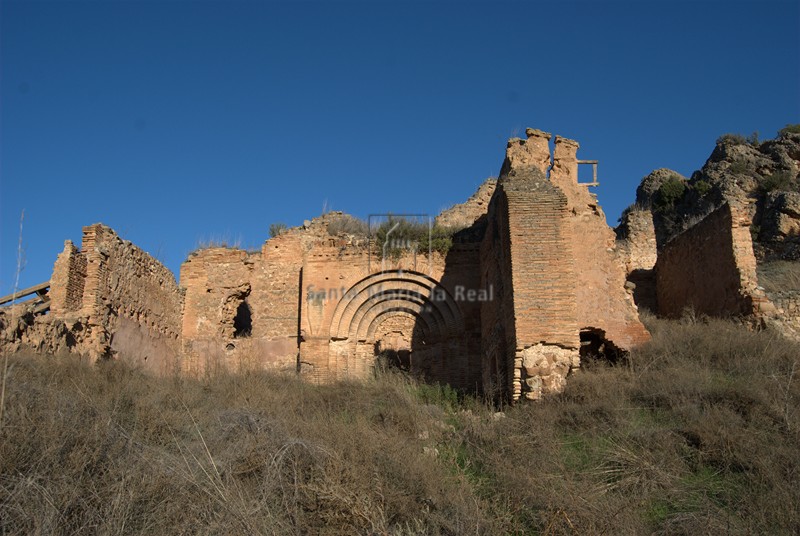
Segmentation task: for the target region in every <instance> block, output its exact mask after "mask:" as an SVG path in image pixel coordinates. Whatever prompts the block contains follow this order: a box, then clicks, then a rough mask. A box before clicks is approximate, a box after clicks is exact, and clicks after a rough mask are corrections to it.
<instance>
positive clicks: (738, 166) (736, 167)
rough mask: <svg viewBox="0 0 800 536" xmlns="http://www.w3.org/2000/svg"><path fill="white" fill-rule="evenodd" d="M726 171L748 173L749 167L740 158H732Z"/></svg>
mask: <svg viewBox="0 0 800 536" xmlns="http://www.w3.org/2000/svg"><path fill="white" fill-rule="evenodd" d="M728 171H730V172H731V173H748V172H749V171H750V167H749V166H748V165H747V162H744V161H742V160H734V161H733V162H731V165H730V167H729V168H728Z"/></svg>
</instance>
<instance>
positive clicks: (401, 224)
mask: <svg viewBox="0 0 800 536" xmlns="http://www.w3.org/2000/svg"><path fill="white" fill-rule="evenodd" d="M458 230H459V229H457V228H453V227H442V226H439V225H433V226H429V224H428V223H425V222H414V221H410V220H407V219H405V218H400V217H392V216H390V217H389V218H388V219H387V220H386V221H385V222H383V223H382V224H381V225H380V226H379V227H378V229H377V231H376V232H375V241H376V243H377V245H378V250H379V253H380V254H381V255H383V254H384V253H385V254H386V256H387V257H388V258H392V259H398V258H400V257H401V256H402V255H403V253H404V252H405V251H408V250H411V249H415V250H416V251H417V252H419V253H428V251H437V252H439V253H441V254H442V255H446V254H447V252H448V251H449V250H450V247H451V246H452V245H453V235H454V234H455V233H456V232H457V231H458ZM387 240H389V247H387V248H385V249H384V247H383V246H384V244H386V241H387Z"/></svg>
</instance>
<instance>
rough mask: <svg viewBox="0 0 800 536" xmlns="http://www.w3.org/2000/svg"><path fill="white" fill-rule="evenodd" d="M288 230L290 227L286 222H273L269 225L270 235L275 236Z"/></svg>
mask: <svg viewBox="0 0 800 536" xmlns="http://www.w3.org/2000/svg"><path fill="white" fill-rule="evenodd" d="M288 230H289V227H288V226H287V225H286V224H285V223H281V222H278V223H271V224H270V225H269V237H270V238H275V237H276V236H280V235H282V234H283V233H285V232H286V231H288Z"/></svg>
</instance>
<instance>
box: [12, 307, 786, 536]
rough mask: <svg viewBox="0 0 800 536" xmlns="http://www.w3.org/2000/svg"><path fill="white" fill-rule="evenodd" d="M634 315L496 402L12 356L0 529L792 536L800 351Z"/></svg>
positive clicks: (389, 385)
mask: <svg viewBox="0 0 800 536" xmlns="http://www.w3.org/2000/svg"><path fill="white" fill-rule="evenodd" d="M649 324H650V328H651V329H652V331H653V334H654V341H653V343H651V344H649V345H647V346H646V347H644V348H642V349H641V350H639V351H637V352H636V353H635V354H633V355H632V356H631V358H630V361H629V362H627V363H624V364H621V365H616V366H609V365H606V364H603V363H586V365H585V367H584V369H583V370H581V371H580V372H579V373H578V374H576V375H574V376H573V377H571V378H570V381H569V384H568V388H567V390H566V392H565V393H564V394H563V395H560V396H557V397H552V398H550V399H547V400H545V401H543V402H541V403H537V404H521V405H518V406H515V407H512V408H505V411H504V412H503V413H496V410H495V409H494V408H490V407H487V406H486V405H485V404H483V403H482V402H481V401H479V400H475V399H471V398H459V397H458V396H457V395H456V393H454V392H453V391H451V390H449V389H447V388H440V387H431V386H427V385H422V384H418V383H415V382H414V381H411V380H409V379H407V378H404V377H402V376H400V375H398V374H392V373H384V374H382V375H380V377H377V378H375V379H374V380H372V381H369V382H365V383H347V384H339V385H331V386H321V387H315V386H311V385H306V384H303V383H301V382H299V381H297V380H296V379H295V378H287V377H275V376H270V375H268V374H264V373H259V372H252V371H250V372H248V371H245V372H241V373H238V374H229V375H217V376H214V377H209V378H204V379H202V380H188V379H179V378H175V379H157V378H151V377H148V376H145V375H143V374H142V373H141V372H139V371H137V370H133V369H131V368H128V367H126V366H124V365H122V364H119V363H104V364H102V365H100V366H95V367H92V366H88V365H86V364H81V363H79V362H75V361H74V360H72V359H69V358H59V359H56V358H41V357H29V358H24V357H13V358H12V360H11V363H10V374H9V377H8V391H7V393H6V411H7V412H6V415H5V418H4V420H3V423H2V429H0V533H2V534H94V533H100V534H110V533H114V534H118V533H126V534H128V533H129V534H181V533H192V534H293V533H296V534H354V533H355V534H651V533H656V534H708V533H713V534H723V533H724V534H767V533H768V534H790V533H798V532H800V446H798V445H800V412H798V403H799V402H800V378H798V376H800V363H798V361H800V351H798V350H800V348H798V347H797V346H795V345H792V344H790V343H788V342H786V341H783V340H779V339H777V338H774V337H773V336H771V335H769V334H767V333H750V332H747V331H745V330H743V329H741V328H739V327H737V326H735V325H733V324H730V323H725V322H721V321H711V322H708V323H703V322H688V321H684V322H682V323H681V322H666V321H654V320H651V321H649Z"/></svg>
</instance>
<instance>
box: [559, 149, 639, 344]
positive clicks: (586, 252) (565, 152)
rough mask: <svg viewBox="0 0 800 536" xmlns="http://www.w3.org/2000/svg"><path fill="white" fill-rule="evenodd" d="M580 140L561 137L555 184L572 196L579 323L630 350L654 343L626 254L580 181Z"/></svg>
mask: <svg viewBox="0 0 800 536" xmlns="http://www.w3.org/2000/svg"><path fill="white" fill-rule="evenodd" d="M579 147H580V146H579V145H578V142H576V141H574V140H569V139H566V138H562V137H560V136H556V139H555V148H554V152H553V167H552V169H551V171H550V182H552V183H553V184H554V185H555V186H557V187H558V188H559V189H560V190H561V191H562V192H564V194H565V195H566V197H567V208H568V211H569V214H570V216H569V227H570V229H571V231H570V237H571V238H570V242H571V243H572V245H573V247H572V251H573V256H574V259H575V276H576V277H575V291H576V299H577V303H578V315H577V322H578V326H579V328H580V330H581V331H582V332H591V333H601V334H602V338H603V339H605V340H606V341H608V342H609V343H611V344H612V345H613V346H615V347H616V348H618V349H621V350H626V349H630V348H633V347H635V346H637V345H639V344H642V343H644V342H646V341H648V340H649V339H650V334H649V333H648V332H647V330H646V329H645V328H644V325H642V323H641V321H640V320H639V312H638V309H637V307H636V304H635V303H634V301H633V296H632V295H631V293H630V292H629V291H628V289H626V275H627V271H626V270H625V264H624V255H623V254H621V253H620V252H619V251H617V249H616V248H617V243H616V236H615V234H614V231H613V230H612V229H611V228H610V227H609V226H608V224H607V223H606V217H605V214H603V210H602V209H601V208H600V204H599V203H598V202H597V196H596V195H595V194H593V193H592V192H590V191H589V189H588V186H587V185H585V184H580V183H579V182H578V159H577V150H578V148H579Z"/></svg>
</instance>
